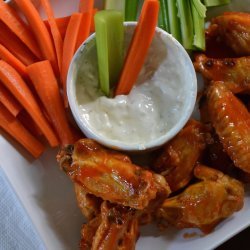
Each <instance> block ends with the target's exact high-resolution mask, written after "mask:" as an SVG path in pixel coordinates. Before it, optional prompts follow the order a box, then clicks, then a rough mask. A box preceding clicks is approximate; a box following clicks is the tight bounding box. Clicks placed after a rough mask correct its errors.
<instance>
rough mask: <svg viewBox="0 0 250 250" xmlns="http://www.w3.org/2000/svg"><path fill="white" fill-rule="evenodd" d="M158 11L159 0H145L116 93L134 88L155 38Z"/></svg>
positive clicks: (123, 92)
mask: <svg viewBox="0 0 250 250" xmlns="http://www.w3.org/2000/svg"><path fill="white" fill-rule="evenodd" d="M158 13H159V1H158V0H145V2H144V4H143V7H142V11H141V15H140V19H139V22H138V24H137V26H136V29H135V32H134V35H133V39H132V42H131V44H130V47H129V50H128V54H127V57H126V60H125V64H124V66H123V69H122V73H121V77H120V80H119V83H118V86H117V89H116V92H115V95H127V94H129V92H130V90H131V89H132V88H133V85H134V84H135V82H136V80H137V78H138V75H139V73H140V71H141V69H142V66H143V64H144V62H145V59H146V56H147V52H148V49H149V47H150V45H151V42H152V40H153V37H154V34H155V28H156V26H157V21H158Z"/></svg>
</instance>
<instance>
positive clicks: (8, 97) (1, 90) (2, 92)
mask: <svg viewBox="0 0 250 250" xmlns="http://www.w3.org/2000/svg"><path fill="white" fill-rule="evenodd" d="M0 103H2V104H3V105H4V106H5V108H7V109H8V110H9V112H10V113H11V114H12V115H13V116H15V117H16V116H17V115H18V114H19V113H20V111H21V110H22V106H21V105H20V104H19V102H18V101H17V100H16V99H15V97H14V96H13V95H12V94H11V93H10V92H9V91H8V89H6V88H5V87H4V85H3V84H2V83H1V82H0Z"/></svg>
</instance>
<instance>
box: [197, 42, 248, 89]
mask: <svg viewBox="0 0 250 250" xmlns="http://www.w3.org/2000/svg"><path fill="white" fill-rule="evenodd" d="M249 44H250V43H249ZM194 66H195V69H196V70H197V71H198V72H200V73H201V74H202V75H203V77H205V78H206V79H207V80H210V81H211V80H213V81H223V82H224V84H225V85H226V86H227V88H228V89H230V90H231V91H232V92H233V93H241V92H247V93H250V71H249V68H250V57H241V58H224V59H213V58H208V57H206V56H205V55H203V54H199V55H197V56H196V57H195V62H194Z"/></svg>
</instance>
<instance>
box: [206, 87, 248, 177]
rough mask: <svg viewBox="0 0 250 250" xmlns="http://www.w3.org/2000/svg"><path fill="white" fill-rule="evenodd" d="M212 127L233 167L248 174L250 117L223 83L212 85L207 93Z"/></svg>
mask: <svg viewBox="0 0 250 250" xmlns="http://www.w3.org/2000/svg"><path fill="white" fill-rule="evenodd" d="M207 101H208V112H209V117H210V119H211V122H212V125H213V127H214V128H215V131H216V133H217V134H218V136H219V138H220V141H221V142H222V144H223V148H224V150H225V151H226V152H227V154H228V155H229V157H230V158H231V159H232V160H233V162H234V165H235V166H236V167H238V168H240V169H242V170H244V171H245V172H247V173H250V164H249V163H250V132H249V131H250V115H249V112H248V110H247V108H246V107H245V106H244V105H243V103H241V102H240V101H239V100H238V99H237V98H236V97H235V96H234V95H233V93H232V92H231V91H230V90H228V89H227V88H226V86H225V85H224V83H223V82H214V83H212V84H211V85H210V86H209V88H208V91H207Z"/></svg>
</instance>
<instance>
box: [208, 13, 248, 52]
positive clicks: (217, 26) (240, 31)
mask: <svg viewBox="0 0 250 250" xmlns="http://www.w3.org/2000/svg"><path fill="white" fill-rule="evenodd" d="M211 25H212V26H211V27H212V28H211V29H210V30H211V33H213V34H212V36H213V35H216V36H218V37H219V38H220V39H221V40H223V41H225V43H226V44H227V45H228V46H229V47H230V48H232V49H233V51H234V52H235V53H236V54H237V55H238V56H249V55H250V46H249V44H250V14H249V13H241V12H226V13H224V14H223V15H221V16H218V17H216V18H214V19H213V20H212V22H211ZM208 35H209V30H208Z"/></svg>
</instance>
